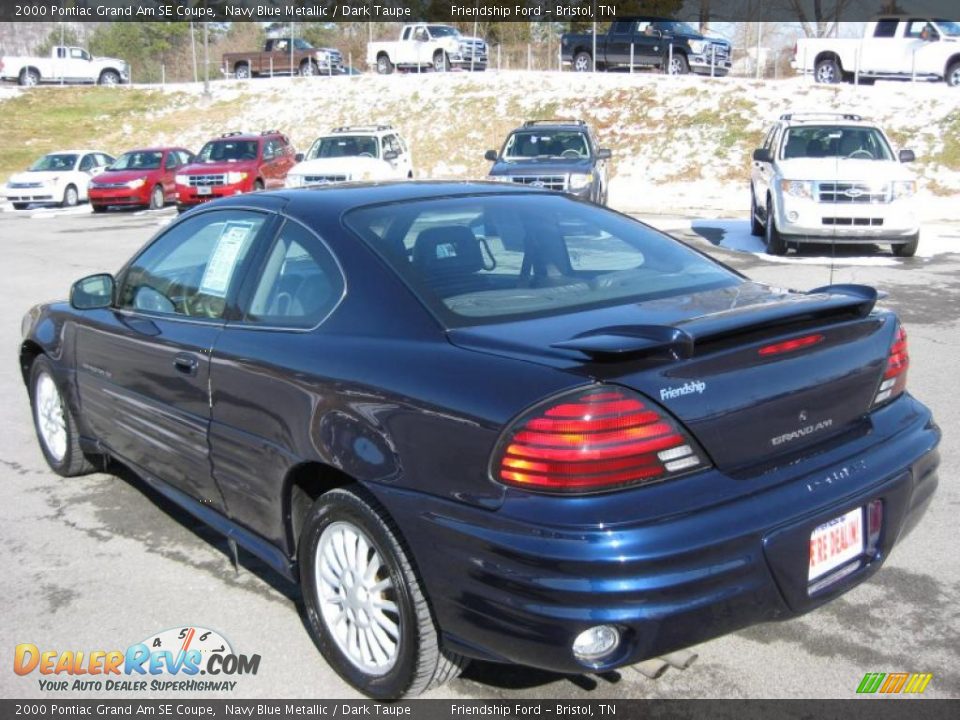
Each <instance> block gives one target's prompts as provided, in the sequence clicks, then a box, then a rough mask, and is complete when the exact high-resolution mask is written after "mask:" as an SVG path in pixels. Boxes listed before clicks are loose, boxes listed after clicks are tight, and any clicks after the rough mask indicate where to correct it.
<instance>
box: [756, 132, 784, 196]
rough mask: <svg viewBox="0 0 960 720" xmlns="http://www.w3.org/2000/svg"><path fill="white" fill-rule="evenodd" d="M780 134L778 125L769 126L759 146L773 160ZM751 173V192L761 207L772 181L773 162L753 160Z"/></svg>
mask: <svg viewBox="0 0 960 720" xmlns="http://www.w3.org/2000/svg"><path fill="white" fill-rule="evenodd" d="M780 135H781V132H780V126H779V125H774V126H773V127H772V128H770V131H769V132H768V133H767V137H766V138H765V139H764V141H763V145H762V146H761V147H763V148H764V149H765V150H767V151H768V152H769V153H770V157H771V159H772V160H773V161H774V162H775V161H776V159H777V150H778V148H779V146H780ZM751 175H752V180H753V194H754V197H755V198H756V199H757V205H758V206H759V207H761V208H762V207H763V206H764V203H765V202H766V200H765V198H766V197H767V193H768V191H769V190H770V184H771V183H772V182H773V181H774V163H773V162H761V161H759V160H753V169H752V171H751Z"/></svg>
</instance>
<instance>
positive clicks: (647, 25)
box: [560, 17, 730, 77]
mask: <svg viewBox="0 0 960 720" xmlns="http://www.w3.org/2000/svg"><path fill="white" fill-rule="evenodd" d="M631 45H632V46H633V53H632V57H633V67H635V68H657V69H660V70H662V71H663V72H666V73H669V74H670V75H684V74H686V73H688V72H695V73H700V74H703V75H710V74H713V75H716V76H718V77H719V76H722V75H726V74H727V73H728V72H729V71H730V43H729V42H728V41H726V40H723V39H721V38H711V37H706V36H705V35H701V34H700V33H699V32H697V31H696V30H695V29H694V28H693V27H692V26H690V25H688V24H687V23H685V22H680V21H678V20H669V19H667V18H658V17H634V18H625V19H621V20H615V21H614V22H612V23H610V28H609V30H607V34H606V35H597V44H596V52H597V57H596V69H597V70H612V69H617V68H629V67H630V61H631V50H630V48H631ZM560 49H561V53H562V55H563V62H564V63H566V64H569V65H572V66H573V69H574V70H575V71H577V72H589V71H591V70H593V69H594V57H593V52H594V50H593V34H592V33H564V35H563V37H562V38H561V39H560Z"/></svg>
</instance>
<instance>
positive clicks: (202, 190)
mask: <svg viewBox="0 0 960 720" xmlns="http://www.w3.org/2000/svg"><path fill="white" fill-rule="evenodd" d="M211 193H213V188H210V187H207V186H205V185H201V186H200V187H198V188H197V195H210V194H211Z"/></svg>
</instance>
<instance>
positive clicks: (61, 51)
mask: <svg viewBox="0 0 960 720" xmlns="http://www.w3.org/2000/svg"><path fill="white" fill-rule="evenodd" d="M66 56H67V49H66V48H65V47H58V48H57V57H58V58H65V57H66Z"/></svg>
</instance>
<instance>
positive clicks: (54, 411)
mask: <svg viewBox="0 0 960 720" xmlns="http://www.w3.org/2000/svg"><path fill="white" fill-rule="evenodd" d="M30 407H31V409H32V411H33V427H34V430H35V431H36V433H37V440H38V442H39V443H40V450H41V451H42V452H43V457H44V459H45V460H46V461H47V465H49V466H50V469H51V470H53V471H54V472H55V473H57V474H58V475H62V476H63V477H74V476H76V475H83V474H85V473H88V472H91V471H92V470H93V469H94V466H93V463H91V462H90V459H89V458H88V457H87V456H86V455H84V453H83V450H82V449H81V448H80V434H79V432H77V422H76V420H75V419H74V417H73V413H72V412H70V407H69V406H68V405H67V404H66V403H65V402H64V401H63V396H62V394H61V392H60V387H59V386H58V385H57V381H56V380H55V379H54V373H53V365H52V364H51V363H50V361H49V360H48V359H47V357H46V356H45V355H38V356H37V358H36V359H35V360H34V361H33V365H31V367H30Z"/></svg>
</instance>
